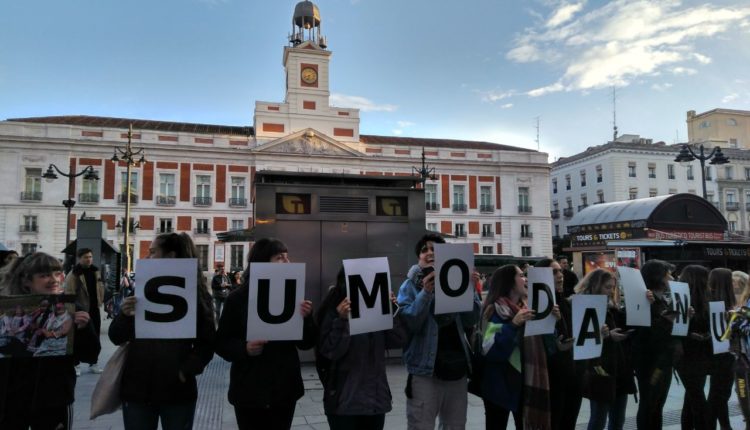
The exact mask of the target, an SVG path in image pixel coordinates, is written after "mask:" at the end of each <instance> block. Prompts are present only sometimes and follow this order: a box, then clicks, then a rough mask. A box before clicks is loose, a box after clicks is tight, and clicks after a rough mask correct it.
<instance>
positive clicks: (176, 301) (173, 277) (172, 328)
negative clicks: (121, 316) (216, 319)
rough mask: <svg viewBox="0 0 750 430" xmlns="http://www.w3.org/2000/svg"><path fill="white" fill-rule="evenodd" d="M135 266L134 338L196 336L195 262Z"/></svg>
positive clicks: (178, 260) (143, 262) (153, 261)
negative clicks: (136, 286)
mask: <svg viewBox="0 0 750 430" xmlns="http://www.w3.org/2000/svg"><path fill="white" fill-rule="evenodd" d="M135 267H136V270H135V284H136V285H138V288H136V289H135V298H136V304H135V338H136V339H192V338H194V337H196V331H197V329H196V324H197V318H198V314H197V312H198V284H197V281H198V260H197V259H195V258H156V259H143V260H137V261H136V262H135Z"/></svg>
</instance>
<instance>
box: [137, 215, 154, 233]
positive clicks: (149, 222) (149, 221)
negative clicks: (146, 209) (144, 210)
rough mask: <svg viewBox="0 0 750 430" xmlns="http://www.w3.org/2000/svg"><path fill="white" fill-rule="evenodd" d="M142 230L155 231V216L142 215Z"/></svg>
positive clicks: (140, 219)
mask: <svg viewBox="0 0 750 430" xmlns="http://www.w3.org/2000/svg"><path fill="white" fill-rule="evenodd" d="M138 224H140V226H141V228H142V229H145V230H153V229H154V216H153V215H141V216H140V218H139V219H138Z"/></svg>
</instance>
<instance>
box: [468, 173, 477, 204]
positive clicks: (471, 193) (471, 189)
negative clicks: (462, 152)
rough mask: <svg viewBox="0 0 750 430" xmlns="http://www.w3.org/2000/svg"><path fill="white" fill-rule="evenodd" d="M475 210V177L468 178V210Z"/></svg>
mask: <svg viewBox="0 0 750 430" xmlns="http://www.w3.org/2000/svg"><path fill="white" fill-rule="evenodd" d="M476 208H477V177H476V176H469V209H476Z"/></svg>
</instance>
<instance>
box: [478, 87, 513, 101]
mask: <svg viewBox="0 0 750 430" xmlns="http://www.w3.org/2000/svg"><path fill="white" fill-rule="evenodd" d="M480 94H481V95H482V101H483V102H490V103H494V102H499V101H500V100H505V99H507V98H510V97H513V96H515V95H516V92H515V91H514V90H509V91H498V90H490V91H484V92H480Z"/></svg>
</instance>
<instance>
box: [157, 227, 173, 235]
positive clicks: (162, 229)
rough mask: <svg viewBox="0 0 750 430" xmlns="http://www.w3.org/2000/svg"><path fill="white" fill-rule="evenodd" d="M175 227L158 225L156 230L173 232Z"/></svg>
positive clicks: (158, 231)
mask: <svg viewBox="0 0 750 430" xmlns="http://www.w3.org/2000/svg"><path fill="white" fill-rule="evenodd" d="M173 231H174V229H173V228H172V227H157V228H156V232H157V233H159V234H161V233H172V232H173Z"/></svg>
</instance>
